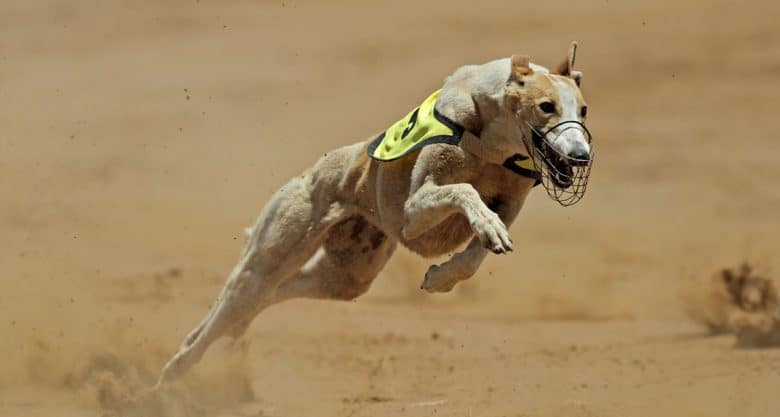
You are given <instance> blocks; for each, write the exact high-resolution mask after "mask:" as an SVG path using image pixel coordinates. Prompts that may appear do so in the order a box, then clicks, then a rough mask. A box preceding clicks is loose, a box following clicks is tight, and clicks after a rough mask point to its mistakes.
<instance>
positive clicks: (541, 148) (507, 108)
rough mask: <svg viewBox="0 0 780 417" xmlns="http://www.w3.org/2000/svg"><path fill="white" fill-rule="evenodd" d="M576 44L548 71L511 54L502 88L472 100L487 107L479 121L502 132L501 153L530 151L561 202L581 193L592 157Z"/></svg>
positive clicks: (565, 201) (569, 200)
mask: <svg viewBox="0 0 780 417" xmlns="http://www.w3.org/2000/svg"><path fill="white" fill-rule="evenodd" d="M576 48H577V44H576V43H574V42H573V43H572V45H571V47H570V49H569V53H568V55H567V56H566V59H564V61H563V62H562V63H561V64H560V65H559V66H558V67H557V68H556V69H554V70H552V71H551V70H548V69H547V68H544V67H541V66H538V65H535V64H532V63H531V61H530V59H529V57H528V56H525V55H513V56H512V57H511V58H510V59H509V65H510V68H509V69H510V71H509V75H508V79H507V80H506V83H505V85H504V87H503V89H502V91H500V92H499V93H498V94H497V95H493V96H491V97H487V100H485V99H483V100H481V101H477V103H478V104H479V106H478V107H479V108H480V111H483V110H484V109H489V111H488V112H486V113H488V114H487V117H488V118H490V120H489V121H488V120H484V115H483V123H484V125H485V126H488V127H493V128H494V129H500V131H501V132H500V134H498V135H493V136H496V137H500V138H498V139H495V142H496V145H501V146H502V148H503V149H504V153H511V152H513V151H512V150H510V147H511V146H514V151H517V153H520V154H530V155H529V156H531V157H533V158H534V161H535V163H536V166H537V170H539V171H541V173H542V179H543V182H544V184H545V188H547V191H548V193H550V195H551V196H552V197H553V198H554V199H555V200H557V201H559V202H561V203H562V204H564V205H569V204H573V203H574V202H576V201H578V200H579V199H580V198H581V197H582V194H583V193H584V191H585V185H586V184H587V179H588V175H589V173H590V165H591V162H592V156H593V149H592V144H591V137H590V132H588V130H587V128H586V127H585V120H586V118H587V115H588V106H587V104H586V102H585V98H584V97H583V95H582V92H581V91H580V84H581V83H582V72H579V71H575V70H574V57H575V53H576ZM504 62H506V61H504ZM504 65H506V64H504ZM493 132H495V130H493ZM486 136H490V135H486ZM486 139H487V138H486ZM486 145H487V146H490V145H491V144H490V143H489V141H486ZM510 145H511V146H510ZM509 156H511V155H509Z"/></svg>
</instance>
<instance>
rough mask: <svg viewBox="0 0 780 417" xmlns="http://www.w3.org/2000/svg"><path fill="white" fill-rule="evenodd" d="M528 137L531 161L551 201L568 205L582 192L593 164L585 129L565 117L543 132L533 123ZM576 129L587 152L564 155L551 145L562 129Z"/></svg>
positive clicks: (587, 133)
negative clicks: (581, 136)
mask: <svg viewBox="0 0 780 417" xmlns="http://www.w3.org/2000/svg"><path fill="white" fill-rule="evenodd" d="M528 127H530V128H531V137H532V145H533V154H534V156H533V161H534V166H535V167H536V170H537V171H539V173H540V174H541V181H542V185H544V188H545V190H547V194H548V195H549V196H550V198H552V199H553V200H555V201H557V202H558V203H560V204H561V205H563V206H571V205H573V204H575V203H577V202H578V201H580V199H582V196H583V195H585V189H586V188H587V186H588V177H589V176H590V167H591V166H592V165H593V157H594V155H595V152H594V150H593V143H592V141H591V134H590V131H588V128H586V127H585V125H584V124H582V123H581V122H579V121H576V120H567V121H565V122H561V123H558V124H557V125H555V126H553V127H551V128H549V129H547V130H546V131H544V132H542V131H539V130H538V129H536V128H534V127H533V126H531V125H529V126H528ZM570 129H576V130H578V131H580V132H582V134H583V135H584V136H585V140H587V142H588V147H589V149H588V151H589V152H587V153H586V152H581V153H575V154H571V155H566V154H564V153H563V152H561V151H560V150H559V148H558V147H557V146H555V145H554V143H555V141H556V140H557V139H558V138H559V137H560V136H561V135H562V134H563V132H565V131H567V130H570Z"/></svg>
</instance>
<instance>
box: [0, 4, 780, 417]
mask: <svg viewBox="0 0 780 417" xmlns="http://www.w3.org/2000/svg"><path fill="white" fill-rule="evenodd" d="M157 3H158V2H151V1H140V2H139V1H136V2H123V1H112V2H102V3H101V4H100V5H95V4H93V2H87V1H40V2H22V1H18V2H5V3H3V5H2V6H0V249H1V250H0V312H2V319H0V355H2V359H1V360H0V415H3V416H6V415H7V416H46V417H51V416H92V415H94V416H102V415H117V414H118V415H127V416H131V415H139V413H140V415H155V414H156V415H164V416H169V417H174V416H175V417H181V416H191V415H208V416H223V415H224V416H247V415H253V416H257V415H270V416H350V415H351V416H393V415H410V416H419V415H447V416H502V415H506V416H561V415H566V416H654V417H657V416H707V417H713V416H735V415H739V416H773V415H776V414H777V412H778V410H780V400H778V399H777V396H776V395H774V391H776V387H777V386H778V383H780V352H778V351H777V350H737V349H734V348H733V346H732V345H733V338H730V337H728V336H725V337H716V338H711V337H704V334H703V332H702V331H701V330H700V329H699V328H697V327H696V326H695V325H693V324H692V323H689V322H688V321H687V320H686V319H685V318H684V314H683V309H682V308H681V303H680V298H679V293H680V290H681V288H682V287H684V285H685V283H686V282H687V281H688V279H689V278H691V277H698V276H701V274H709V273H711V272H712V271H715V270H716V269H718V268H720V267H722V266H728V265H734V264H736V263H737V262H738V261H740V260H741V259H743V258H750V259H753V260H756V261H758V262H759V263H760V264H762V265H763V267H764V268H765V269H768V270H770V271H774V272H775V274H776V272H777V271H778V270H780V268H778V267H779V266H780V265H778V261H777V260H776V259H775V257H774V256H773V255H774V252H775V248H776V247H777V246H778V243H780V241H779V240H778V236H780V233H779V232H780V219H779V218H778V216H777V213H778V208H780V188H778V187H777V186H776V184H775V176H776V175H777V174H778V173H779V171H780V168H778V165H777V164H776V161H775V156H776V155H777V154H778V151H780V145H778V143H780V142H778V141H777V137H778V134H779V133H780V127H778V125H777V124H776V123H775V121H774V119H775V117H776V113H777V110H778V107H777V103H776V101H777V100H776V97H777V96H778V93H780V82H778V81H780V58H779V57H780V53H779V52H780V31H779V30H778V29H777V28H776V22H775V20H776V18H775V16H777V12H778V6H777V5H776V4H774V3H769V2H766V3H762V2H751V3H750V4H742V5H740V6H736V5H733V4H732V3H731V2H714V3H713V2H679V1H678V2H642V3H638V2H630V3H628V2H620V3H618V2H611V1H610V2H604V1H586V2H580V3H577V4H576V5H567V4H563V3H549V4H547V3H545V4H533V5H529V4H524V3H521V2H516V3H512V4H511V5H506V4H503V3H502V2H480V8H479V10H475V8H474V6H473V3H472V2H465V1H453V2H447V3H446V4H447V6H446V7H442V5H441V4H434V3H430V2H429V3H422V4H418V3H417V2H400V3H398V5H396V6H391V5H383V6H377V5H366V4H363V3H361V2H347V1H344V2H342V1H338V2H327V3H324V2H315V1H307V2H298V1H289V2H288V1H285V2H283V3H282V2H278V3H277V2H248V1H247V2H231V4H230V5H217V4H215V3H214V4H212V3H213V2H208V1H204V0H201V1H200V2H196V1H171V2H167V5H159V4H157ZM616 3H617V4H616ZM421 39H424V40H425V41H426V42H428V44H429V45H430V48H427V49H420V48H415V47H413V45H415V44H418V43H419V42H420V40H421ZM475 39H476V40H479V41H478V42H475V41H474V40H475ZM571 39H577V40H579V41H580V45H581V48H580V55H579V56H578V66H579V67H580V68H582V69H583V70H584V71H585V78H584V82H583V87H584V92H585V95H586V97H587V98H588V101H589V107H590V114H591V116H590V122H589V124H590V129H591V131H593V132H594V135H595V140H596V143H597V146H598V157H597V158H598V159H597V161H596V166H595V168H594V170H595V172H594V174H593V178H592V189H591V190H590V191H589V194H588V196H587V197H586V199H585V200H584V201H583V202H582V203H581V204H579V205H577V206H576V207H574V208H570V209H566V210H564V209H562V208H558V207H555V206H554V205H553V203H552V202H550V201H549V200H548V199H547V198H546V197H545V196H544V195H543V193H541V192H536V193H534V195H533V196H532V197H531V198H530V199H529V202H528V204H527V206H526V208H525V209H524V213H523V214H522V216H521V217H520V219H519V221H518V223H517V224H516V225H515V226H514V227H513V228H512V234H513V237H514V240H515V241H516V242H519V243H520V248H519V250H517V251H515V253H514V254H513V255H511V256H505V257H491V258H490V259H489V260H488V261H487V262H486V265H485V266H484V268H483V269H482V270H481V272H480V274H479V275H478V276H477V277H476V278H475V279H474V280H472V281H470V282H468V283H466V284H465V285H463V286H461V287H459V288H458V289H457V291H455V293H454V294H449V295H444V296H428V295H424V294H421V293H420V291H419V290H418V289H417V288H418V285H419V282H420V280H421V279H422V276H423V273H424V271H425V268H426V267H427V265H428V264H429V263H431V262H433V261H423V260H419V259H417V258H415V257H413V256H411V255H409V254H408V253H405V252H401V253H399V254H398V255H397V256H396V258H395V259H394V260H393V261H392V262H391V264H390V265H389V266H388V268H387V269H386V271H385V272H384V273H383V274H382V276H380V278H379V279H378V280H377V283H376V285H375V286H374V288H373V289H372V290H371V292H370V293H369V294H368V295H367V296H366V297H364V298H362V299H360V300H359V301H358V302H356V303H317V302H290V303H288V304H284V305H281V306H277V307H274V308H272V309H271V310H269V311H268V312H267V313H266V314H264V315H263V316H262V317H261V318H260V319H259V320H257V321H256V322H255V324H254V325H253V327H252V328H251V330H250V337H249V339H248V342H249V344H248V345H246V346H243V347H233V348H230V347H228V346H223V347H222V348H220V349H217V350H216V351H215V352H214V353H213V354H211V355H210V356H209V357H208V358H207V363H206V364H204V366H202V367H201V368H199V370H198V372H197V373H196V374H195V375H193V377H192V378H191V379H190V380H189V381H187V382H186V383H185V385H184V386H182V387H180V388H179V389H178V391H176V392H172V393H170V395H169V396H168V397H166V398H163V399H161V400H159V401H157V402H147V403H144V404H142V405H143V407H141V409H140V410H139V409H137V407H136V409H133V408H132V407H130V408H127V407H126V404H125V403H124V398H125V397H124V396H125V395H129V394H132V393H134V392H135V391H136V390H138V389H140V387H141V386H143V385H144V384H145V383H148V382H149V381H150V380H152V379H153V378H154V376H155V372H156V371H157V369H158V368H159V367H160V366H161V365H162V363H163V362H164V360H165V359H166V357H167V355H169V354H170V353H171V352H172V351H173V350H174V349H175V347H176V346H177V345H178V343H179V342H180V338H181V337H182V336H183V335H184V334H185V333H186V331H187V330H188V329H189V328H190V327H191V326H193V325H194V324H195V323H196V322H197V320H199V319H200V316H201V315H202V314H204V313H205V311H206V309H207V307H208V305H209V303H210V302H211V301H212V299H213V297H214V296H216V294H217V291H218V289H219V288H220V286H221V284H222V281H223V279H224V274H225V273H226V271H228V270H229V269H230V267H231V266H232V262H233V261H234V260H235V258H236V256H237V253H238V250H239V248H240V244H241V235H240V232H241V229H242V228H243V227H244V226H246V225H247V224H250V223H251V222H252V219H253V218H254V216H255V215H256V214H257V213H258V211H259V209H260V207H261V206H262V204H263V202H264V201H265V200H266V199H267V197H268V196H269V195H270V194H271V193H272V192H273V191H274V189H275V187H277V186H279V185H280V184H281V183H283V182H284V181H285V180H286V179H287V178H288V177H290V176H292V175H295V174H296V173H298V172H299V171H301V170H302V169H303V168H304V167H306V166H308V165H310V164H311V163H312V162H313V161H314V160H315V159H316V158H317V156H318V155H320V154H321V153H323V152H325V151H327V150H328V149H331V148H333V147H336V146H339V145H342V144H347V143H351V142H354V141H356V140H360V139H362V138H364V137H367V136H369V135H372V134H373V133H374V132H376V131H378V130H381V129H382V128H384V127H385V126H386V125H387V124H388V123H390V122H392V121H394V120H395V119H397V117H398V116H399V115H401V114H404V113H405V112H406V111H407V110H408V108H409V107H410V106H413V105H414V104H415V103H417V102H418V101H419V100H420V98H421V97H424V96H425V95H427V94H428V93H429V92H430V91H431V90H433V89H435V88H436V87H437V86H438V85H439V84H440V82H441V80H442V79H443V77H444V76H445V75H447V74H448V73H449V72H451V71H452V70H453V69H454V68H456V67H457V66H458V65H462V64H464V63H475V62H483V61H486V60H488V59H492V58H495V57H498V56H502V55H508V54H510V53H515V52H518V53H529V54H531V55H532V56H533V57H534V59H535V60H537V61H538V62H540V63H543V64H548V65H549V64H553V63H556V62H557V61H558V60H559V59H561V58H562V56H563V54H564V53H565V50H566V45H568V42H569V41H570V40H571ZM345 113H350V114H353V115H354V117H345V116H344V114H345ZM231 349H233V350H236V349H237V350H239V354H235V353H234V354H232V355H231V354H228V353H227V352H220V350H231ZM223 368H224V369H223ZM118 410H119V411H118Z"/></svg>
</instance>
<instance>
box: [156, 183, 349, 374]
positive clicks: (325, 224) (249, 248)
mask: <svg viewBox="0 0 780 417" xmlns="http://www.w3.org/2000/svg"><path fill="white" fill-rule="evenodd" d="M322 182H324V181H318V179H317V178H316V171H314V172H312V171H309V172H308V173H307V174H305V175H303V176H301V177H297V178H295V179H293V180H291V181H290V182H289V183H287V185H285V186H284V187H282V189H280V190H279V191H278V192H277V193H276V194H275V195H274V197H273V198H272V199H271V201H270V202H269V204H268V205H267V206H266V207H265V208H264V209H263V213H262V214H261V215H260V217H259V219H258V221H257V224H256V225H255V227H254V229H253V231H252V234H251V236H250V237H249V240H248V242H247V245H246V247H245V248H244V251H243V253H242V254H241V257H240V259H239V262H238V264H237V265H236V266H235V268H233V271H232V272H231V273H230V275H229V277H228V279H227V282H226V284H225V287H224V288H223V290H222V293H221V295H220V296H219V297H218V299H217V302H216V303H215V304H214V306H213V307H212V309H211V311H210V312H209V313H208V314H207V316H206V318H204V319H203V321H202V322H201V324H200V325H199V326H198V327H196V328H195V329H194V330H193V331H191V332H190V334H189V335H188V336H187V337H186V339H185V341H184V343H183V344H182V346H181V347H180V349H179V351H178V352H177V353H176V355H174V357H173V358H172V359H171V360H170V361H169V362H168V363H167V364H166V365H165V367H164V369H163V371H162V375H161V376H160V381H159V383H158V385H159V384H161V383H163V382H165V381H168V380H171V379H174V378H175V377H177V376H179V375H180V374H182V373H183V372H184V371H186V370H187V369H188V368H190V367H191V366H192V365H193V364H195V363H196V362H198V361H199V360H200V358H201V357H202V355H203V354H204V353H205V351H206V349H207V348H208V347H209V345H211V343H213V342H214V341H215V340H216V339H218V338H219V337H221V336H224V335H226V334H228V333H234V331H235V330H234V328H235V326H241V325H242V324H243V323H248V322H250V321H251V320H252V318H254V317H255V316H256V315H257V314H258V313H259V312H260V311H261V310H262V309H263V308H265V307H266V306H268V305H269V304H270V303H272V302H273V299H274V293H275V291H276V289H277V287H278V286H279V284H280V283H281V282H282V281H284V280H285V279H287V278H289V277H290V276H291V275H293V274H294V273H295V272H296V271H298V270H299V269H300V267H301V265H303V264H304V263H305V262H306V260H307V259H309V258H310V257H311V256H312V255H313V254H314V253H315V252H316V250H317V249H318V248H319V247H320V246H321V244H322V240H323V238H324V236H325V233H326V232H327V230H328V229H329V228H330V227H331V226H332V225H333V224H336V223H338V222H339V221H341V220H343V219H344V218H345V217H347V216H348V213H347V211H346V210H345V209H344V208H343V207H342V206H341V204H339V203H338V202H336V201H333V200H332V197H331V196H333V195H335V194H336V193H335V192H334V190H333V187H328V186H327V184H324V185H323V184H322Z"/></svg>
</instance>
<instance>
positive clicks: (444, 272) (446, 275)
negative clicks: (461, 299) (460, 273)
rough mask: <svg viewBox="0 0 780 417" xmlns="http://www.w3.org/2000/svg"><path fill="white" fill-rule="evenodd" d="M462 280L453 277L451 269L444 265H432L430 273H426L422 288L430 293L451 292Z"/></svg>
mask: <svg viewBox="0 0 780 417" xmlns="http://www.w3.org/2000/svg"><path fill="white" fill-rule="evenodd" d="M458 281H460V278H458V277H456V276H453V274H452V273H451V272H450V271H449V268H447V267H445V266H443V265H431V267H430V268H428V272H426V273H425V279H424V280H423V283H422V285H421V286H420V288H422V289H424V290H425V291H428V292H431V293H433V292H449V291H451V290H452V288H453V287H455V284H457V283H458Z"/></svg>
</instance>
